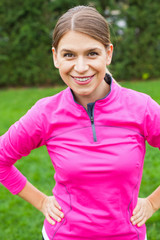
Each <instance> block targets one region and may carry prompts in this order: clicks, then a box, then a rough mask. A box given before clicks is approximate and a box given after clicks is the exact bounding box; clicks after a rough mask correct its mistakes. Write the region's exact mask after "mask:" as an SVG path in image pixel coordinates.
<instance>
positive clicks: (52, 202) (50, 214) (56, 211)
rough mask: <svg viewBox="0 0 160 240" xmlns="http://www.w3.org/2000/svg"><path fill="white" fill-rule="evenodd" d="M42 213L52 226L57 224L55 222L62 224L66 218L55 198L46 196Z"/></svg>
mask: <svg viewBox="0 0 160 240" xmlns="http://www.w3.org/2000/svg"><path fill="white" fill-rule="evenodd" d="M40 211H41V212H42V213H43V214H44V216H45V217H46V219H47V221H48V222H49V223H50V224H52V225H54V224H55V221H57V222H60V221H61V220H62V218H63V217H64V214H63V213H62V211H61V207H60V205H59V204H58V202H57V201H56V199H55V197H54V196H50V197H48V196H46V197H45V198H44V200H43V202H42V207H41V209H40ZM53 219H54V220H53Z"/></svg>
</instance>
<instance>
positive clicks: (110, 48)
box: [106, 44, 113, 66]
mask: <svg viewBox="0 0 160 240" xmlns="http://www.w3.org/2000/svg"><path fill="white" fill-rule="evenodd" d="M106 54H107V56H106V65H107V66H108V65H110V63H111V61H112V55H113V44H110V45H109V46H108V47H107V48H106Z"/></svg>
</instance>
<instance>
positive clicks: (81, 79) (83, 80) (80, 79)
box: [74, 77, 91, 82]
mask: <svg viewBox="0 0 160 240" xmlns="http://www.w3.org/2000/svg"><path fill="white" fill-rule="evenodd" d="M90 78H91V77H88V78H74V79H75V80H77V81H80V82H85V81H87V80H89V79H90Z"/></svg>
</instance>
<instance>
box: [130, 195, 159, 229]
mask: <svg viewBox="0 0 160 240" xmlns="http://www.w3.org/2000/svg"><path fill="white" fill-rule="evenodd" d="M154 212H155V210H154V209H153V207H152V204H151V202H150V201H149V199H147V198H138V202H137V205H136V207H135V209H134V210H133V215H132V217H131V222H132V224H133V225H136V224H137V226H138V227H141V226H142V225H143V224H144V223H145V222H146V221H147V220H148V219H149V218H150V217H151V216H152V215H153V213H154Z"/></svg>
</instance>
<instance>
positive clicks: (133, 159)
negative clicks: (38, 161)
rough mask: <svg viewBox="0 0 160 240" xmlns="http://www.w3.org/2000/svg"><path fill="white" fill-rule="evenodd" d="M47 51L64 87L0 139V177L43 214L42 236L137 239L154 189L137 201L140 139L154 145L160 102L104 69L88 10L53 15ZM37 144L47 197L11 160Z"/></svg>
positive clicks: (105, 45)
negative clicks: (46, 163) (48, 184)
mask: <svg viewBox="0 0 160 240" xmlns="http://www.w3.org/2000/svg"><path fill="white" fill-rule="evenodd" d="M52 50H53V59H54V65H55V67H56V68H58V69H59V73H60V76H61V78H62V80H63V81H64V82H65V83H66V85H67V86H68V88H67V89H66V90H64V91H62V92H60V93H59V94H57V95H55V96H52V97H48V98H44V99H41V100H40V101H38V102H37V103H36V104H35V105H34V106H33V107H32V108H31V109H30V110H29V111H28V112H27V114H26V115H25V116H23V117H22V118H21V119H20V120H19V121H18V122H16V123H15V124H14V125H13V126H11V128H10V129H9V131H8V132H7V133H5V134H4V135H3V136H2V137H1V138H0V148H1V151H0V181H1V182H2V184H3V185H4V186H5V187H7V188H8V189H9V190H10V191H11V192H12V193H13V194H18V195H19V196H20V197H21V198H23V199H25V200H26V201H28V202H30V203H31V204H32V205H33V206H35V207H36V208H37V209H38V210H40V211H41V212H42V213H43V214H44V216H45V221H44V226H43V230H42V232H43V239H45V240H52V239H55V240H56V239H57V240H63V239H64V240H67V239H75V240H76V239H86V240H91V239H97V240H104V239H107V240H110V239H112V240H128V239H132V240H138V239H139V240H144V239H146V229H145V225H144V223H145V221H146V220H147V219H148V218H149V217H151V216H152V214H153V213H154V212H155V211H156V210H157V209H159V207H160V200H159V199H160V188H158V189H157V190H156V191H155V192H153V193H152V194H151V195H150V196H148V197H147V198H145V199H138V192H139V187H140V182H141V177H142V168H143V161H144V156H145V140H147V141H148V143H149V144H151V145H152V146H154V147H160V106H159V105H158V104H157V103H156V102H154V101H153V100H152V99H151V98H150V97H149V96H147V95H145V94H142V93H138V92H135V91H132V90H129V89H125V88H122V87H120V86H119V85H118V84H116V83H115V81H114V80H113V78H112V77H111V75H110V74H109V73H108V71H107V73H106V66H108V65H109V64H110V63H111V59H112V53H113V46H112V44H111V42H110V34H109V28H108V24H107V23H106V21H105V19H104V18H103V17H102V16H101V15H100V14H99V13H98V12H97V11H96V10H95V9H94V8H92V7H86V6H78V7H75V8H73V9H70V10H69V11H68V12H66V13H65V14H64V15H63V16H62V17H61V18H60V19H59V21H58V23H57V25H56V27H55V29H54V32H53V48H52ZM42 145H46V147H47V150H48V153H49V155H50V157H51V160H52V163H53V166H54V168H55V181H56V184H55V187H54V189H53V196H46V195H45V194H44V193H42V192H40V191H39V190H37V189H36V188H35V187H34V186H33V185H31V183H29V182H28V181H27V180H26V178H25V177H24V176H23V175H22V174H21V173H20V172H18V170H17V169H16V168H15V167H14V166H13V164H14V163H15V162H16V161H17V160H18V159H20V158H21V157H22V156H25V155H28V154H29V153H30V151H31V150H32V149H34V148H37V147H40V146H42Z"/></svg>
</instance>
